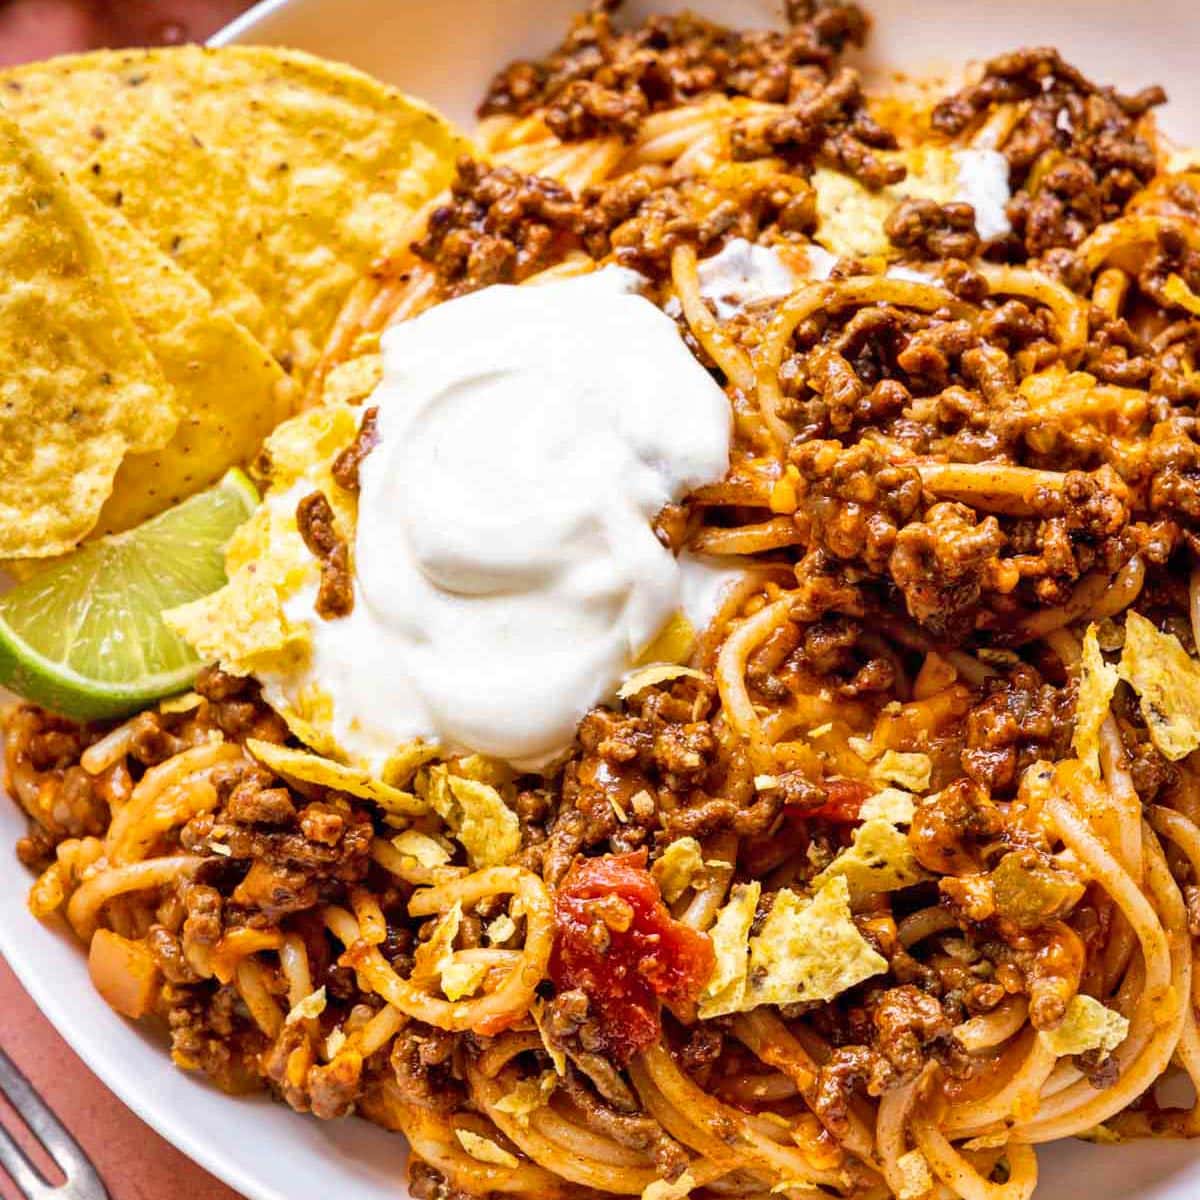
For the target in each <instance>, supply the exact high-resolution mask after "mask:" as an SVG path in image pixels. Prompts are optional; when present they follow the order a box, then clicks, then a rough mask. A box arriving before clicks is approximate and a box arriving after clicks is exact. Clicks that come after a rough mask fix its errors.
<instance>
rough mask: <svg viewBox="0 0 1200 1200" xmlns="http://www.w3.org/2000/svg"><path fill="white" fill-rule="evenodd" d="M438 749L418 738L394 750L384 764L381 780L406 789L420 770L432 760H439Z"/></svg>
mask: <svg viewBox="0 0 1200 1200" xmlns="http://www.w3.org/2000/svg"><path fill="white" fill-rule="evenodd" d="M437 755H438V749H437V747H436V746H434V745H431V744H430V743H429V742H425V741H422V740H421V739H420V738H416V739H414V740H413V741H411V742H405V743H404V745H402V746H400V747H398V748H397V749H395V750H393V751H392V753H391V754H390V755H389V756H388V760H387V762H385V763H384V764H383V770H382V771H380V773H379V775H380V778H381V779H382V780H383V782H384V783H390V784H391V785H392V787H404V786H405V785H406V784H408V783H411V782H412V777H413V776H414V775H415V774H416V773H417V770H418V768H420V767H423V766H424V765H425V764H426V763H427V762H429V761H430V760H431V759H434V758H437Z"/></svg>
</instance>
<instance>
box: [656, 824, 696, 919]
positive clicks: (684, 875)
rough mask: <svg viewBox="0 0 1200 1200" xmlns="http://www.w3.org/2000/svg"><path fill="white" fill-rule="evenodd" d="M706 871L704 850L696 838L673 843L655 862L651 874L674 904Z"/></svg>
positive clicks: (667, 898) (659, 887)
mask: <svg viewBox="0 0 1200 1200" xmlns="http://www.w3.org/2000/svg"><path fill="white" fill-rule="evenodd" d="M703 870H704V850H703V848H702V847H701V845H700V843H699V842H698V841H696V839H695V838H694V837H682V838H677V839H676V840H675V841H673V842H672V843H671V844H670V845H669V846H668V847H667V848H666V849H665V850H664V851H663V852H662V855H661V856H660V857H659V858H658V859H656V860H655V863H654V866H652V867H651V868H650V873H651V874H652V875H653V876H654V879H655V881H656V882H657V884H658V890H659V891H660V892H662V897H663V899H664V900H665V901H666V902H667V903H668V904H674V903H675V901H676V900H678V899H679V897H680V896H682V895H683V893H684V892H686V891H687V890H688V888H690V887H691V886H692V880H693V879H695V878H696V876H697V875H699V874H701V872H703Z"/></svg>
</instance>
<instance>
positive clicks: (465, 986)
mask: <svg viewBox="0 0 1200 1200" xmlns="http://www.w3.org/2000/svg"><path fill="white" fill-rule="evenodd" d="M487 973H488V969H487V964H486V963H464V962H452V963H448V964H447V965H446V966H445V967H443V968H442V992H443V993H444V994H445V996H446V999H447V1000H462V999H464V998H465V997H467V996H473V995H474V994H475V993H476V992H477V991H478V990H479V985H480V984H481V983H482V982H483V980H484V976H485V975H487Z"/></svg>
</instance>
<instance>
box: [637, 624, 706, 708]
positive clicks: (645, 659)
mask: <svg viewBox="0 0 1200 1200" xmlns="http://www.w3.org/2000/svg"><path fill="white" fill-rule="evenodd" d="M695 644H696V628H695V626H694V625H693V624H692V623H691V621H689V620H688V618H687V617H686V616H685V615H684V614H683V613H682V612H676V613H675V614H674V615H673V616H672V617H671V618H670V619H669V620H668V621H667V623H666V624H665V625H664V626H663V627H662V628H661V629H660V630H659V631H658V633H656V634H655V635H654V637H653V638H651V639H650V641H649V642H648V643H647V644H646V645H645V646H643V647H642V649H641V650H640V651H639V652H638V654H637V656H636V657H635V658H634V665H635V666H646V665H648V664H653V663H680V662H684V661H685V660H686V659H687V657H688V655H690V654H691V652H692V648H693V647H694V646H695ZM632 694H633V693H632V692H631V693H630V695H632Z"/></svg>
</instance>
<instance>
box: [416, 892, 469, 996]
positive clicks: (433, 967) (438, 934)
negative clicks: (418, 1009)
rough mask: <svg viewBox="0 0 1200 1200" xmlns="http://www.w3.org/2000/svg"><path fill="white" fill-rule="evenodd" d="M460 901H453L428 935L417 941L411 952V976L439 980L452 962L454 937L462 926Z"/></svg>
mask: <svg viewBox="0 0 1200 1200" xmlns="http://www.w3.org/2000/svg"><path fill="white" fill-rule="evenodd" d="M462 915H463V910H462V903H461V902H460V901H457V900H456V901H455V902H454V907H453V908H451V909H450V910H449V912H447V913H446V914H445V915H444V916H443V917H442V918H441V919H440V920H439V921H438V923H437V924H436V925H435V926H434V927H433V932H432V933H431V934H430V935H429V937H428V938H427V939H426V940H425V941H423V942H420V943H418V945H417V948H416V950H415V951H414V952H413V970H412V977H413V979H414V980H419V981H421V982H422V983H433V982H434V981H440V980H441V977H442V972H443V971H445V970H446V968H447V967H449V966H451V965H452V964H453V962H454V939H455V938H456V937H458V931H459V929H460V928H461V926H462Z"/></svg>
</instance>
